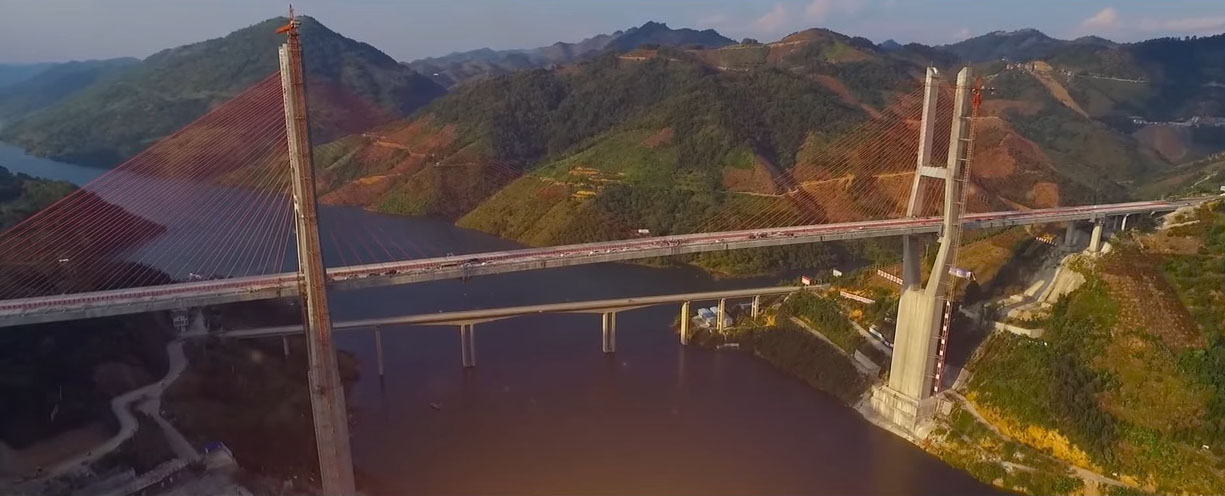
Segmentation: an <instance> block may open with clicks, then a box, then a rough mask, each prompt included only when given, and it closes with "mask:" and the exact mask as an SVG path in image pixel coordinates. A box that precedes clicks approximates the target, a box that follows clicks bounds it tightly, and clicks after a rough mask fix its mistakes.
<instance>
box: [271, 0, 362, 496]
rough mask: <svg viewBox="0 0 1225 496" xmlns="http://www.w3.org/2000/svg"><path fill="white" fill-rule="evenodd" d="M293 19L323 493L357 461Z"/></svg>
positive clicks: (349, 491)
mask: <svg viewBox="0 0 1225 496" xmlns="http://www.w3.org/2000/svg"><path fill="white" fill-rule="evenodd" d="M290 17H291V19H290V20H289V24H288V25H286V26H285V27H282V28H281V29H279V30H277V32H278V33H284V34H286V35H288V39H287V40H286V42H285V44H284V45H281V47H280V60H281V86H282V89H283V90H284V95H285V129H286V135H287V136H288V141H289V167H290V170H291V171H292V174H293V177H292V181H291V182H292V183H293V204H294V225H295V227H296V241H297V245H298V274H299V275H300V276H301V277H300V283H299V284H300V293H301V295H302V299H303V305H302V313H303V324H304V325H305V327H306V350H307V360H308V362H309V363H308V367H309V368H308V371H307V375H308V379H309V383H310V398H311V412H312V413H313V417H314V422H315V443H316V448H317V449H318V452H319V473H320V480H321V483H322V486H323V487H322V489H323V494H327V495H329V496H331V495H354V494H356V493H357V490H356V486H355V485H354V482H353V461H352V457H351V455H350V452H349V422H348V414H347V412H346V411H345V392H344V387H343V385H342V384H341V382H340V372H339V370H338V369H337V365H336V347H335V343H334V342H333V341H332V320H331V317H330V316H329V315H328V302H327V288H326V287H325V283H326V277H327V274H326V272H325V271H324V267H323V256H322V254H321V252H320V250H319V222H318V218H317V216H316V213H315V211H316V202H315V175H314V174H315V169H314V160H313V156H312V151H311V143H310V130H309V127H308V123H307V112H306V88H305V85H304V82H303V77H304V76H303V72H302V44H301V41H300V40H299V39H298V26H299V24H300V23H299V21H298V20H297V18H294V17H293V15H292V13H291V14H290Z"/></svg>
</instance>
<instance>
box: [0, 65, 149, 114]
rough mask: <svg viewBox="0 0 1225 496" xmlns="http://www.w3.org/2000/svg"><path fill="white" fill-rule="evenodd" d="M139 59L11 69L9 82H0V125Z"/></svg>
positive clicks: (117, 71) (91, 83)
mask: <svg viewBox="0 0 1225 496" xmlns="http://www.w3.org/2000/svg"><path fill="white" fill-rule="evenodd" d="M138 62H140V60H138V59H134V58H118V59H108V60H87V61H83V62H64V63H59V64H38V65H37V66H36V67H38V70H36V71H31V72H28V73H24V74H22V73H21V72H19V71H14V72H9V73H8V75H9V76H10V77H9V78H8V80H9V84H7V85H3V86H0V127H3V125H4V124H5V123H6V122H12V121H15V120H18V119H21V118H22V117H25V116H26V115H29V114H31V113H33V112H36V111H38V110H41V109H43V108H45V107H47V106H50V105H53V104H55V103H56V102H59V101H60V100H62V99H64V98H66V97H67V96H69V95H71V94H73V93H76V92H78V91H81V90H82V89H85V88H86V87H89V86H91V85H93V84H96V83H99V82H102V81H107V80H108V79H109V78H111V77H114V76H117V75H118V74H120V73H122V72H123V71H124V70H125V69H127V68H128V67H130V66H132V65H134V64H136V63H138ZM3 70H4V69H3V68H0V71H3ZM18 74H21V75H18ZM14 76H15V77H14Z"/></svg>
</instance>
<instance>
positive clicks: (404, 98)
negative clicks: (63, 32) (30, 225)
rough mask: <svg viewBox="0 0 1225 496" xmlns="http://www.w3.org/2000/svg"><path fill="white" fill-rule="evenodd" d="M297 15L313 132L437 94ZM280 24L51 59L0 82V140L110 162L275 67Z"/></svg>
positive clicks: (353, 128)
mask: <svg viewBox="0 0 1225 496" xmlns="http://www.w3.org/2000/svg"><path fill="white" fill-rule="evenodd" d="M301 19H302V21H303V24H302V33H303V45H304V53H305V54H306V60H305V66H306V70H307V72H308V78H307V80H308V82H309V84H310V86H311V87H310V89H309V91H308V95H309V96H310V99H311V104H312V108H313V109H314V111H315V112H314V113H315V116H316V118H315V119H314V121H313V122H312V124H313V125H314V129H313V132H314V133H315V134H316V138H317V139H331V138H335V137H337V136H340V135H344V134H349V133H355V132H360V131H363V130H365V129H368V128H370V127H372V126H374V125H378V124H382V123H386V122H389V121H391V120H393V119H396V118H399V117H403V116H405V115H408V114H409V113H411V112H412V111H413V110H416V109H417V108H418V107H420V106H421V105H424V104H425V103H427V102H429V101H430V100H433V99H434V98H436V97H438V96H440V95H442V94H443V93H444V92H445V89H444V88H442V87H441V86H439V85H437V84H435V83H434V82H433V81H431V80H429V79H428V78H425V77H422V76H420V75H418V74H417V73H415V72H413V71H412V70H411V69H409V68H408V67H406V66H404V65H401V64H399V63H397V62H396V61H395V60H393V59H392V58H391V57H388V56H387V55H386V54H384V53H383V52H380V51H379V50H378V49H376V48H374V47H372V46H370V45H368V44H365V43H361V42H358V41H354V40H352V39H349V38H346V37H344V36H341V35H339V34H337V33H335V32H333V31H331V30H330V29H328V28H327V27H325V26H324V25H322V24H320V23H319V22H317V21H315V20H314V19H312V18H309V17H304V18H301ZM286 22H287V19H284V18H278V19H269V20H267V21H264V22H262V23H259V24H256V25H254V26H251V27H248V28H245V29H241V30H238V31H235V32H233V33H231V34H229V35H228V36H225V37H223V38H216V39H212V40H208V41H203V42H200V43H194V44H191V45H185V46H182V47H178V48H173V49H169V50H163V51H161V52H158V53H156V54H154V55H151V56H149V57H148V58H146V59H144V60H142V61H139V62H132V61H130V60H124V61H120V62H113V63H100V64H94V65H93V66H89V67H85V68H82V69H89V70H77V71H69V69H73V67H70V66H67V65H66V66H53V67H52V68H49V69H47V70H46V71H44V72H43V73H42V74H39V75H35V76H32V77H30V78H28V79H27V80H26V81H24V82H23V83H16V84H13V85H10V86H8V87H7V88H0V119H16V121H15V122H12V123H11V124H10V125H7V126H5V127H4V128H3V129H0V140H3V141H7V142H11V143H14V144H16V145H18V146H21V147H23V148H26V149H27V150H29V151H30V152H31V153H33V154H37V155H41V156H46V157H49V158H53V159H59V160H65V161H69V162H75V163H80V164H85V165H96V166H111V165H114V164H117V163H119V162H120V161H122V160H123V159H124V158H126V157H129V156H131V155H133V154H134V153H136V152H138V151H140V150H141V149H143V148H144V147H145V146H147V145H148V144H149V143H150V142H151V141H153V140H156V139H157V138H159V137H161V136H165V135H167V134H169V133H171V132H173V131H175V130H176V129H178V128H179V127H181V126H183V125H185V124H187V123H188V122H190V121H192V120H194V119H195V118H197V117H199V116H200V115H202V114H204V113H205V112H206V111H208V109H210V108H212V107H213V106H215V105H217V104H218V103H220V102H223V101H225V100H227V99H229V98H230V97H232V96H233V95H235V94H237V93H238V92H239V91H241V90H244V89H246V88H248V87H249V86H251V85H252V84H254V83H255V82H256V81H259V80H261V79H263V78H265V77H267V76H269V75H271V74H274V73H275V72H276V71H277V66H278V63H277V51H276V47H277V46H278V45H280V44H281V43H283V41H284V36H282V35H277V34H276V32H275V31H276V28H278V27H280V26H282V25H284V24H285V23H286ZM59 72H71V74H69V75H59V74H58V73H59ZM52 76H56V77H57V78H52ZM61 76H62V77H61ZM44 77H46V78H47V79H55V80H56V81H62V82H64V83H65V84H63V85H62V86H63V88H62V89H63V91H55V92H53V91H50V90H52V89H53V88H52V87H49V86H45V85H44V84H43V83H44V82H45V81H43V78H44ZM68 83H71V84H68ZM35 97H37V98H35ZM35 103H37V105H35ZM44 105H45V108H38V107H40V106H44ZM31 107H33V108H31ZM34 110H37V111H36V112H35V111H34ZM5 112H7V113H5Z"/></svg>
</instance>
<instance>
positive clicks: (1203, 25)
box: [1138, 16, 1225, 33]
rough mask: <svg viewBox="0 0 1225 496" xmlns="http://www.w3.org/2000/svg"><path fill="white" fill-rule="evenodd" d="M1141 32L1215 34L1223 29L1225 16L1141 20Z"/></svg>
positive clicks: (1224, 27)
mask: <svg viewBox="0 0 1225 496" xmlns="http://www.w3.org/2000/svg"><path fill="white" fill-rule="evenodd" d="M1138 27H1139V28H1140V30H1141V31H1163V32H1178V33H1205V32H1217V31H1221V30H1222V29H1225V16H1215V17H1214V16H1209V17H1189V18H1185V19H1151V18H1149V19H1142V20H1141V21H1140V23H1139V24H1138Z"/></svg>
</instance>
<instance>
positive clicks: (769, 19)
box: [749, 3, 787, 33]
mask: <svg viewBox="0 0 1225 496" xmlns="http://www.w3.org/2000/svg"><path fill="white" fill-rule="evenodd" d="M786 22H787V9H786V8H785V7H783V4H781V3H776V4H774V8H773V9H770V11H769V12H766V13H765V14H762V16H761V17H758V18H757V19H756V20H754V21H753V22H752V23H750V24H749V29H752V30H753V31H755V32H758V33H777V32H778V31H779V30H780V29H782V27H783V25H784V24H786Z"/></svg>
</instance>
